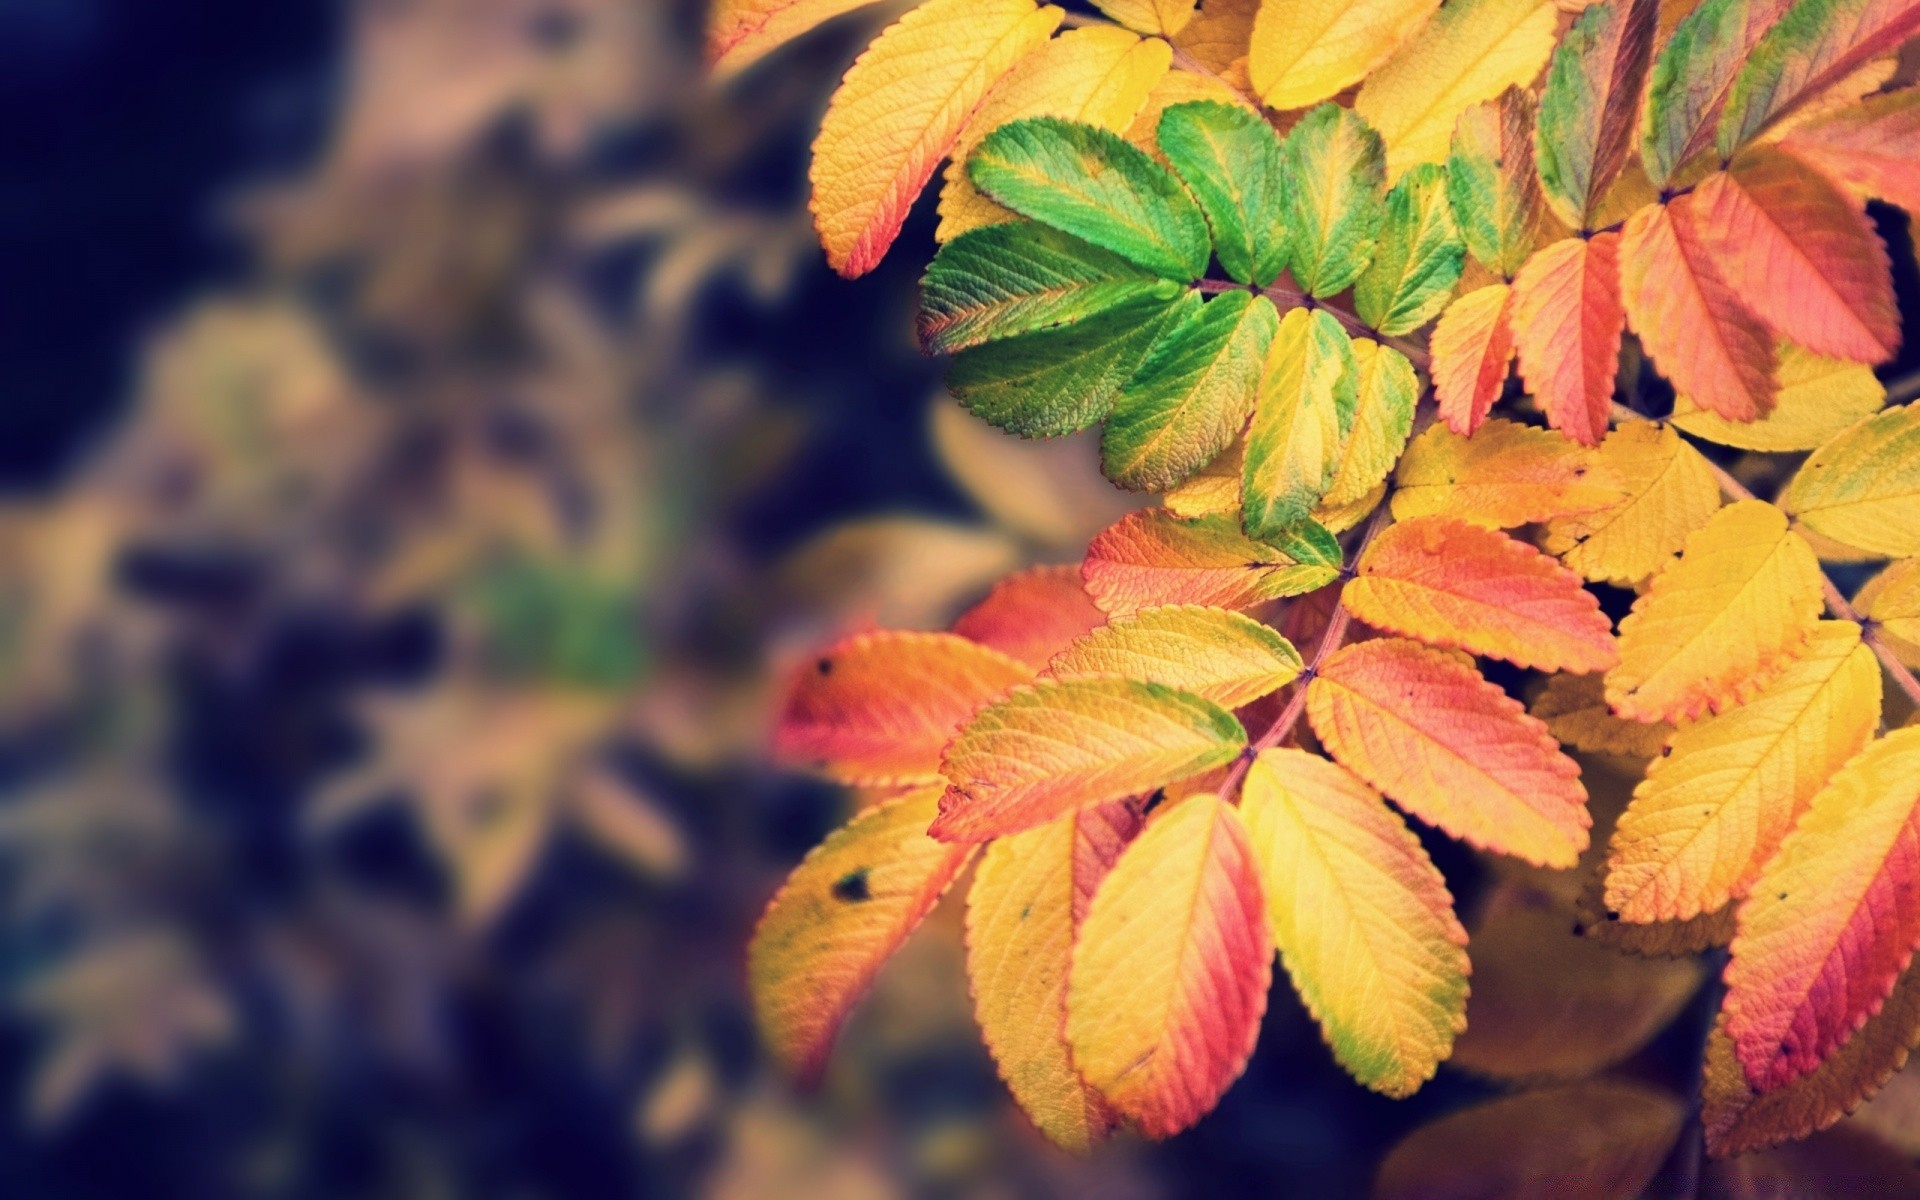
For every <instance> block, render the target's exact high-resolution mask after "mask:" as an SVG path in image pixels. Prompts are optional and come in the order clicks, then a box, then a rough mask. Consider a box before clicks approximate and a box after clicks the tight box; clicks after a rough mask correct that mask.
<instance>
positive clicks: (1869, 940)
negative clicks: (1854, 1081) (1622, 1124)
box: [1725, 728, 1920, 1092]
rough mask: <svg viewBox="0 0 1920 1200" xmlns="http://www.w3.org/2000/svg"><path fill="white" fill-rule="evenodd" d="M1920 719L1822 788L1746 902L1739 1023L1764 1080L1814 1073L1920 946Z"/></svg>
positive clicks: (1755, 1076) (1745, 1058)
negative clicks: (1918, 879)
mask: <svg viewBox="0 0 1920 1200" xmlns="http://www.w3.org/2000/svg"><path fill="white" fill-rule="evenodd" d="M1916 877H1920V728H1910V729H1900V730H1896V731H1894V732H1892V733H1890V734H1888V735H1887V736H1886V737H1884V738H1882V739H1880V740H1879V741H1877V742H1875V743H1873V745H1871V746H1869V747H1868V748H1867V749H1866V750H1865V751H1864V752H1862V753H1861V754H1860V755H1858V756H1857V757H1855V758H1854V759H1853V761H1851V762H1849V763H1848V764H1847V765H1846V766H1845V767H1844V768H1842V770H1841V771H1840V773H1839V774H1838V775H1836V776H1834V778H1833V780H1832V782H1830V783H1828V784H1827V786H1826V788H1825V789H1823V790H1822V791H1821V792H1820V794H1819V795H1817V796H1815V797H1814V798H1813V803H1812V805H1811V806H1810V807H1809V808H1808V809H1807V812H1806V815H1805V816H1804V817H1802V818H1801V820H1800V823H1799V825H1798V826H1797V827H1795V829H1794V831H1793V833H1792V834H1790V835H1789V836H1788V838H1787V840H1786V841H1785V842H1784V843H1783V844H1782V845H1781V847H1780V852H1779V853H1778V854H1777V855H1775V856H1774V857H1773V859H1772V860H1771V861H1769V862H1768V863H1767V865H1766V867H1765V868H1764V869H1763V870H1762V871H1761V873H1760V878H1759V880H1758V882H1756V883H1755V884H1754V887H1753V894H1752V896H1751V898H1749V899H1748V901H1747V902H1746V904H1745V905H1744V906H1742V908H1741V910H1740V932H1739V933H1738V934H1736V935H1735V936H1734V939H1733V957H1732V959H1731V960H1730V961H1729V962H1728V964H1727V975H1726V979H1727V999H1726V1006H1725V1007H1726V1013H1727V1033H1728V1035H1729V1036H1730V1037H1731V1038H1732V1039H1733V1046H1734V1052H1735V1053H1736V1054H1737V1055H1738V1056H1739V1059H1740V1063H1741V1066H1743V1067H1744V1068H1745V1070H1746V1076H1747V1082H1748V1083H1749V1084H1751V1085H1752V1086H1753V1087H1754V1089H1755V1090H1756V1091H1760V1092H1767V1091H1772V1090H1774V1089H1776V1088H1780V1087H1784V1086H1786V1085H1787V1084H1789V1083H1791V1082H1792V1081H1794V1080H1796V1079H1799V1078H1801V1077H1803V1076H1806V1075H1808V1074H1810V1073H1812V1072H1813V1071H1814V1070H1815V1069H1816V1068H1818V1067H1819V1065H1820V1064H1821V1062H1823V1061H1824V1060H1825V1059H1826V1058H1827V1057H1828V1056H1829V1055H1831V1054H1832V1053H1833V1052H1834V1051H1835V1050H1838V1049H1839V1048H1840V1047H1841V1045H1842V1044H1843V1043H1844V1042H1846V1041H1847V1039H1848V1038H1849V1037H1851V1036H1853V1035H1854V1031H1855V1030H1856V1029H1858V1028H1859V1027H1860V1025H1861V1024H1862V1023H1863V1022H1864V1021H1866V1020H1867V1019H1868V1018H1869V1017H1871V1016H1873V1014H1874V1013H1876V1012H1879V1011H1881V1009H1882V1007H1883V1005H1884V1004H1885V1001H1886V999H1887V997H1888V995H1889V994H1890V993H1891V992H1892V990H1893V987H1894V984H1895V982H1896V981H1897V980H1898V979H1899V977H1900V975H1901V974H1902V972H1904V971H1905V970H1906V969H1907V964H1908V962H1909V960H1910V959H1911V958H1912V956H1913V951H1914V948H1915V946H1916V945H1920V887H1916V886H1915V879H1916Z"/></svg>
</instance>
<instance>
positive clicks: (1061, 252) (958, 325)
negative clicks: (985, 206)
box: [920, 225, 1179, 354]
mask: <svg viewBox="0 0 1920 1200" xmlns="http://www.w3.org/2000/svg"><path fill="white" fill-rule="evenodd" d="M1178 294H1179V292H1178V289H1177V288H1176V286H1175V285H1173V284H1171V283H1168V282H1167V281H1165V280H1161V279H1157V278H1156V277H1155V276H1153V275H1152V274H1150V273H1149V272H1147V271H1145V270H1142V269H1141V268H1139V267H1136V266H1134V265H1133V264H1132V263H1129V262H1127V261H1126V260H1125V259H1123V258H1121V257H1120V256H1119V255H1117V254H1110V253H1108V252H1107V251H1105V250H1102V249H1100V248H1099V247H1097V246H1091V245H1088V244H1087V243H1086V242H1083V241H1081V240H1080V239H1079V238H1075V237H1069V236H1068V235H1066V234H1064V233H1060V232H1059V231H1057V230H1053V229H1048V228H1046V227H1045V226H1036V225H1024V226H996V227H993V228H988V229H981V230H977V231H975V232H973V233H969V234H967V235H966V236H964V237H961V238H958V239H956V240H954V241H952V242H950V243H948V244H947V245H945V246H942V247H941V248H940V253H939V254H938V255H936V256H935V257H934V260H933V265H932V266H930V267H929V268H927V277H926V280H925V282H924V283H923V284H922V286H921V291H920V343H921V345H922V346H924V347H925V348H926V349H927V350H929V351H944V352H946V353H949V354H951V353H953V352H955V351H958V350H965V349H967V348H968V347H970V346H978V345H980V344H981V343H983V342H987V341H991V340H993V339H995V338H1008V337H1014V336H1017V335H1019V334H1024V333H1033V332H1035V331H1039V330H1052V329H1056V328H1058V327H1059V326H1062V325H1071V324H1073V323H1074V322H1076V321H1080V320H1083V319H1085V318H1087V317H1090V316H1093V315H1095V314H1097V313H1101V312H1105V311H1107V310H1110V309H1112V308H1115V307H1117V306H1119V305H1122V304H1126V303H1128V302H1129V301H1138V300H1142V299H1148V298H1159V299H1163V300H1172V299H1173V298H1174V296H1176V295H1178Z"/></svg>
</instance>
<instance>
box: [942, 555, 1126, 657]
mask: <svg viewBox="0 0 1920 1200" xmlns="http://www.w3.org/2000/svg"><path fill="white" fill-rule="evenodd" d="M1106 619H1107V618H1106V614H1105V613H1103V612H1101V611H1100V610H1099V609H1097V608H1095V607H1094V606H1093V601H1092V600H1091V599H1090V598H1089V597H1088V596H1087V589H1086V588H1085V587H1084V586H1082V585H1081V583H1080V567H1079V566H1078V564H1063V565H1061V566H1046V567H1029V568H1028V569H1026V570H1024V571H1020V572H1017V573H1016V574H1013V575H1009V576H1007V577H1006V578H1005V579H1002V580H1001V581H1000V582H999V583H996V584H994V585H993V590H992V591H990V592H988V593H987V596H986V599H984V600H982V601H980V603H978V604H976V605H974V606H973V607H972V608H970V609H968V610H967V611H966V612H964V613H961V614H960V619H959V620H957V621H955V622H954V623H953V632H955V633H957V634H959V635H960V636H961V637H963V638H967V639H968V640H970V641H975V642H979V643H980V644H981V645H983V646H991V647H993V648H994V649H995V650H998V651H1000V652H1001V653H1002V654H1006V655H1009V656H1011V657H1013V658H1017V659H1019V660H1020V661H1021V662H1023V663H1026V664H1027V665H1028V666H1030V667H1032V668H1033V669H1034V670H1036V671H1038V670H1039V669H1040V668H1042V667H1044V666H1046V665H1047V660H1048V659H1050V658H1052V657H1053V656H1054V655H1055V654H1058V653H1059V652H1060V651H1061V650H1063V649H1065V648H1066V645H1067V643H1068V642H1071V641H1073V640H1074V639H1075V638H1077V637H1079V636H1080V635H1082V634H1084V633H1086V632H1088V631H1089V630H1092V629H1097V628H1098V627H1099V626H1101V625H1102V624H1104V623H1105V622H1106Z"/></svg>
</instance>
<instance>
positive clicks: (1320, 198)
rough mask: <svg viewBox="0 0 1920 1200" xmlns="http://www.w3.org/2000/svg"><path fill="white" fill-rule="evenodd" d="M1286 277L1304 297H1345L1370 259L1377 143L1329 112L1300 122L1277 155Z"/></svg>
mask: <svg viewBox="0 0 1920 1200" xmlns="http://www.w3.org/2000/svg"><path fill="white" fill-rule="evenodd" d="M1281 150H1282V161H1283V162H1284V163H1285V167H1286V175H1285V179H1286V186H1285V188H1284V189H1283V190H1282V192H1281V194H1280V199H1281V206H1280V221H1281V225H1282V227H1283V228H1285V230H1286V238H1287V269H1288V270H1289V271H1290V272H1291V273H1292V274H1293V277H1294V279H1295V280H1296V281H1298V283H1299V284H1300V286H1301V287H1302V288H1303V289H1305V290H1306V292H1307V293H1308V294H1309V295H1312V296H1331V295H1333V294H1334V293H1335V292H1341V291H1345V290H1346V289H1347V288H1348V287H1350V286H1352V284H1353V281H1354V280H1355V279H1358V278H1359V277H1360V273H1361V272H1362V271H1364V270H1366V268H1367V264H1368V263H1369V262H1371V261H1372V259H1373V251H1374V246H1375V245H1376V244H1377V242H1378V240H1379V237H1380V226H1381V225H1382V223H1384V222H1385V220H1386V215H1387V209H1386V186H1387V185H1386V157H1385V152H1384V150H1383V149H1382V147H1381V144H1380V135H1379V134H1377V133H1375V132H1374V131H1373V130H1372V129H1370V128H1368V126H1367V123H1366V122H1365V121H1363V120H1361V119H1360V118H1359V117H1357V116H1355V115H1354V114H1353V110H1351V109H1346V108H1341V107H1340V106H1339V105H1337V104H1322V105H1320V106H1319V107H1317V108H1315V109H1313V111H1311V112H1309V113H1307V114H1306V115H1305V116H1303V117H1301V118H1300V120H1299V121H1298V122H1297V123H1296V124H1295V125H1294V127H1293V130H1292V132H1290V133H1288V134H1287V140H1286V143H1285V145H1283V146H1282V147H1281Z"/></svg>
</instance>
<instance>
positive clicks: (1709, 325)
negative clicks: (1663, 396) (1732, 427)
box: [1620, 195, 1778, 421]
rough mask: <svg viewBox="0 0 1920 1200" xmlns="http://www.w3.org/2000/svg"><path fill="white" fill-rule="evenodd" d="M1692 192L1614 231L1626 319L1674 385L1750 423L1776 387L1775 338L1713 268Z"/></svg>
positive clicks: (1770, 400) (1700, 402) (1768, 405)
mask: <svg viewBox="0 0 1920 1200" xmlns="http://www.w3.org/2000/svg"><path fill="white" fill-rule="evenodd" d="M1692 205H1693V197H1692V196H1691V195H1686V196H1680V197H1677V198H1676V199H1674V200H1673V201H1672V202H1671V203H1668V204H1659V205H1656V204H1649V205H1648V206H1646V207H1645V208H1642V209H1641V210H1640V211H1638V212H1636V213H1634V214H1633V216H1632V217H1631V218H1629V219H1628V221H1627V227H1626V229H1625V230H1623V231H1622V232H1621V235H1620V285H1621V286H1620V292H1621V299H1622V301H1623V302H1624V303H1625V305H1626V310H1627V324H1628V325H1629V326H1630V327H1631V328H1632V329H1633V331H1634V333H1636V334H1638V335H1639V336H1640V342H1641V344H1642V345H1644V346H1645V347H1646V349H1647V353H1648V354H1650V355H1652V356H1653V361H1654V365H1655V366H1657V367H1659V368H1660V370H1661V372H1662V373H1663V374H1664V375H1666V377H1667V379H1668V380H1669V381H1671V382H1672V384H1673V386H1674V389H1675V390H1676V391H1678V392H1680V393H1681V394H1682V395H1684V396H1686V397H1688V398H1689V399H1691V400H1692V401H1693V402H1694V403H1695V404H1697V405H1699V406H1700V407H1701V408H1704V409H1706V410H1708V411H1709V412H1716V413H1719V414H1720V415H1721V416H1723V417H1725V418H1727V419H1728V420H1729V421H1752V420H1755V419H1757V418H1759V417H1762V416H1765V415H1766V413H1767V411H1768V410H1769V409H1771V408H1772V407H1773V398H1774V395H1775V393H1776V392H1777V391H1778V385H1776V384H1775V383H1774V379H1773V373H1774V368H1775V366H1776V365H1777V360H1776V359H1775V357H1774V351H1773V338H1772V336H1771V335H1769V334H1768V333H1767V331H1766V329H1765V328H1764V327H1763V326H1762V325H1761V324H1760V320H1759V318H1757V317H1755V316H1754V315H1753V313H1752V312H1750V311H1748V309H1747V306H1746V305H1745V304H1744V303H1742V302H1741V298H1740V295H1739V293H1738V292H1736V291H1735V290H1734V289H1733V288H1732V287H1730V286H1729V285H1728V284H1727V282H1726V280H1725V279H1723V278H1721V276H1720V274H1719V273H1718V272H1717V271H1716V270H1715V269H1714V264H1713V262H1712V261H1711V260H1710V256H1709V252H1708V250H1707V248H1706V246H1705V244H1704V243H1703V241H1702V240H1701V236H1700V233H1699V231H1698V230H1697V229H1696V227H1695V217H1694V214H1693V211H1692Z"/></svg>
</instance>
